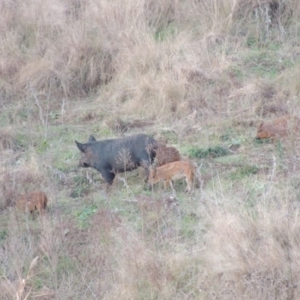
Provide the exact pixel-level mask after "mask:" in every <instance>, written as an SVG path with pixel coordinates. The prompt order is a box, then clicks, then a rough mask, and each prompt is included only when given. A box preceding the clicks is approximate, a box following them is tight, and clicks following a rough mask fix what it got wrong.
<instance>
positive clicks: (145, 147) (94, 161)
mask: <svg viewBox="0 0 300 300" xmlns="http://www.w3.org/2000/svg"><path fill="white" fill-rule="evenodd" d="M75 143H76V145H77V147H78V149H79V150H80V151H81V159H80V161H79V165H80V166H81V167H92V168H95V169H96V170H98V172H100V174H101V175H102V177H103V179H104V180H105V181H106V182H107V183H108V185H111V184H112V183H113V180H114V178H115V175H116V173H121V172H125V171H130V170H133V169H136V168H137V167H139V166H142V167H143V168H144V169H145V172H146V180H145V181H147V179H148V175H149V166H150V164H151V163H152V162H153V160H154V158H155V149H156V148H157V142H156V140H154V139H153V138H152V137H150V136H148V135H146V134H137V135H132V136H128V137H124V138H119V139H109V140H103V141H96V139H95V138H94V137H93V136H92V135H91V136H90V137H89V140H88V142H87V143H84V144H81V143H79V142H77V141H75Z"/></svg>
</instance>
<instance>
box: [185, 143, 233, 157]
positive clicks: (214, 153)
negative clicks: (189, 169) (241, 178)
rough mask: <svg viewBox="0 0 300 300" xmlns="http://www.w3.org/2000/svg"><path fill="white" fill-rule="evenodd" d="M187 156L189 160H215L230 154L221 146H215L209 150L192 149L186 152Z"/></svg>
mask: <svg viewBox="0 0 300 300" xmlns="http://www.w3.org/2000/svg"><path fill="white" fill-rule="evenodd" d="M187 154H188V156H189V157H190V158H200V159H201V158H208V157H212V158H216V157H221V156H225V155H228V154H230V152H229V150H228V149H226V148H224V147H222V146H215V147H209V148H198V147H192V148H190V149H189V150H188V153H187Z"/></svg>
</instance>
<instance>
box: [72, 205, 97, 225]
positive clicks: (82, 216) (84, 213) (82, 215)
mask: <svg viewBox="0 0 300 300" xmlns="http://www.w3.org/2000/svg"><path fill="white" fill-rule="evenodd" d="M97 210H98V208H97V206H96V205H95V204H92V205H90V206H86V207H84V208H83V209H82V210H80V211H76V212H75V217H76V218H77V221H78V226H79V228H81V229H83V228H86V227H87V226H88V224H89V223H88V220H89V219H90V217H91V216H92V215H93V214H94V213H96V212H97Z"/></svg>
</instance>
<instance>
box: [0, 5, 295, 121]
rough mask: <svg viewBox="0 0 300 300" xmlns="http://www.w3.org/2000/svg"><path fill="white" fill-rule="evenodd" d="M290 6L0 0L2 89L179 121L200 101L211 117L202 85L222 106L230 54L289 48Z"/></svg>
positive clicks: (291, 31) (292, 26)
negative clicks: (260, 46)
mask: <svg viewBox="0 0 300 300" xmlns="http://www.w3.org/2000/svg"><path fill="white" fill-rule="evenodd" d="M298 6H299V3H298V2H297V1H295V0H290V1H264V2H263V3H260V2H257V3H256V2H251V1H245V0H239V1H201V2H199V1H194V0H190V1H187V2H186V1H185V2H179V1H175V2H174V1H164V2H163V3H160V2H157V1H150V0H147V1H142V2H139V3H136V2H135V1H127V2H126V3H119V2H118V1H100V2H99V1H98V2H97V1H93V0H78V1H76V2H72V1H67V0H65V1H43V2H41V1H38V0H36V1H25V2H24V1H3V2H1V10H0V11H1V13H0V16H1V24H2V25H1V28H3V30H2V33H1V36H0V39H1V52H2V55H1V61H0V70H1V76H2V78H3V80H2V82H1V91H2V94H3V95H4V96H5V97H4V98H5V99H12V97H14V98H15V97H16V96H17V97H27V98H32V100H33V92H32V90H34V91H36V94H37V95H41V96H42V95H48V94H49V93H50V94H51V98H56V99H59V98H61V97H68V98H74V97H76V98H77V97H82V96H88V95H92V94H95V93H97V94H99V95H100V96H99V101H101V102H104V103H106V102H109V103H115V104H116V105H121V106H122V107H124V111H125V112H127V113H128V112H130V111H137V113H140V114H143V115H145V114H146V115H150V116H160V115H162V114H165V115H166V114H171V115H172V114H173V115H174V116H182V115H183V114H184V113H187V112H191V111H192V110H193V108H191V106H192V105H194V106H195V102H199V103H198V104H197V106H198V107H197V108H198V109H200V110H201V109H204V107H202V105H203V100H200V99H204V103H205V105H206V106H208V107H210V108H211V109H213V107H214V105H212V103H211V99H210V98H211V97H212V96H213V94H212V91H209V90H210V89H209V88H208V87H209V85H211V84H212V85H213V87H214V90H215V91H217V93H218V90H219V97H221V99H222V100H223V101H226V100H225V99H226V96H228V94H229V93H230V92H231V91H230V90H231V89H232V82H230V81H228V80H227V79H226V80H225V81H224V78H225V77H224V75H225V74H226V72H227V70H228V68H229V67H230V65H231V64H232V63H233V60H234V52H238V51H243V49H244V48H245V42H246V41H247V39H249V38H250V39H254V40H257V41H261V42H262V43H263V42H270V41H272V40H274V41H275V42H278V41H277V40H276V38H278V37H279V38H280V39H279V42H284V43H286V41H288V40H292V39H293V37H295V35H296V34H297V30H298V29H297V28H298V27H297V26H298V25H297V22H292V20H297V19H298V18H299V13H298V11H299V9H298ZM266 24H267V25H266ZM278 32H279V33H280V35H279V36H278V34H277V33H278ZM237 40H238V43H236V41H237ZM233 45H234V47H235V50H234V52H232V51H229V50H230V47H231V46H233ZM226 49H227V50H226ZM212 50H213V51H212ZM226 52H228V54H226V55H224V54H225V53H226ZM230 52H232V53H230ZM195 74H200V75H196V76H195ZM197 77H198V79H197ZM195 79H196V80H197V81H196V82H197V84H196V82H195V81H194V80H195ZM207 80H208V82H207ZM209 82H210V83H209ZM108 84H109V85H108ZM203 86H204V88H203ZM108 87H110V88H109V89H107V88H108ZM102 91H108V92H104V93H102ZM195 99H199V100H197V101H196V100H195ZM111 100H114V101H113V102H112V101H111ZM52 102H55V101H54V99H53V100H52ZM193 103H194V104H193ZM220 109H224V107H220ZM161 117H162V116H161Z"/></svg>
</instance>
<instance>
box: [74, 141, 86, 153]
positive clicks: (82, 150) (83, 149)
mask: <svg viewBox="0 0 300 300" xmlns="http://www.w3.org/2000/svg"><path fill="white" fill-rule="evenodd" d="M75 143H76V145H77V147H78V149H79V150H80V151H81V152H85V150H86V145H85V144H81V143H79V142H77V141H75Z"/></svg>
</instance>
